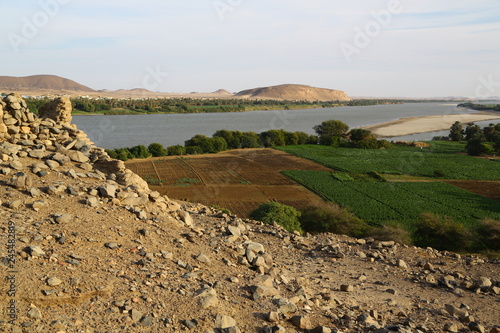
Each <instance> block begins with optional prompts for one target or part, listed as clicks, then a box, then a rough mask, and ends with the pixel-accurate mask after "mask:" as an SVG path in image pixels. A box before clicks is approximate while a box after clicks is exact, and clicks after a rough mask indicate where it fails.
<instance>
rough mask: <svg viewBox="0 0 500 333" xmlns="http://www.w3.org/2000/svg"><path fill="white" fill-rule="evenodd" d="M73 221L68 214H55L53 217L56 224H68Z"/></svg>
mask: <svg viewBox="0 0 500 333" xmlns="http://www.w3.org/2000/svg"><path fill="white" fill-rule="evenodd" d="M72 219H73V217H72V216H71V215H69V214H56V215H54V221H55V222H56V223H61V224H62V223H69V222H71V220H72Z"/></svg>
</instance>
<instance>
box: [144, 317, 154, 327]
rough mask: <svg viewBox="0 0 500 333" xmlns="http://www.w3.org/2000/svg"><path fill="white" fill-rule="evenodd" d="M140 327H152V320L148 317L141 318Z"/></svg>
mask: <svg viewBox="0 0 500 333" xmlns="http://www.w3.org/2000/svg"><path fill="white" fill-rule="evenodd" d="M141 325H142V326H143V327H149V326H151V325H153V318H152V317H149V316H146V317H143V318H142V320H141Z"/></svg>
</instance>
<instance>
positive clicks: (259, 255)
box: [0, 94, 500, 333]
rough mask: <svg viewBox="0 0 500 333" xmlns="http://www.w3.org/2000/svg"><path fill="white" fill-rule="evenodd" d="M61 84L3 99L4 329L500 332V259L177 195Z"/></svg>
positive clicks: (0, 108)
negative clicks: (88, 117)
mask: <svg viewBox="0 0 500 333" xmlns="http://www.w3.org/2000/svg"><path fill="white" fill-rule="evenodd" d="M70 122H71V104H70V103H68V100H67V99H65V98H59V99H57V100H55V101H54V102H51V103H50V104H49V105H47V106H46V107H44V108H43V109H42V111H41V113H40V117H37V116H35V115H34V114H32V113H30V112H29V110H28V109H27V107H26V103H25V102H24V101H23V100H22V98H21V97H20V96H19V95H16V94H11V95H9V96H7V97H5V98H4V99H3V101H1V102H0V162H1V166H0V185H1V186H0V205H1V206H2V216H1V218H0V221H1V224H0V227H1V228H2V235H3V236H2V237H1V238H0V243H1V244H2V247H1V250H0V258H1V264H0V265H1V266H2V267H3V269H2V272H3V275H4V276H3V277H2V281H5V283H2V284H0V291H1V294H0V306H1V307H2V317H0V328H1V329H2V331H4V332H59V333H62V332H86V333H87V332H89V333H90V332H184V331H185V332H202V333H213V332H318V333H321V332H423V333H427V332H500V328H499V327H498V326H495V325H499V324H500V321H499V319H498V313H500V298H499V297H500V296H499V295H500V278H499V276H500V274H499V273H500V269H499V267H500V265H499V262H498V261H494V260H485V259H481V258H478V257H476V256H460V255H458V254H454V253H448V252H439V251H436V250H434V249H430V248H429V249H420V248H416V247H408V246H403V245H399V244H395V243H394V242H379V241H375V240H373V239H353V238H349V237H346V236H341V235H333V234H321V235H316V236H313V235H299V234H290V233H288V232H286V231H285V230H283V229H282V228H280V227H279V226H278V225H274V226H271V225H264V224H262V223H259V222H256V221H251V220H244V219H240V218H238V217H237V216H231V215H227V214H224V213H222V212H220V211H217V210H214V209H211V208H209V207H204V206H201V205H196V204H190V203H182V202H176V201H174V200H171V199H169V198H168V197H166V196H160V195H159V193H157V192H153V191H150V190H149V189H148V187H147V184H146V183H145V182H144V181H143V180H142V179H141V178H140V177H138V176H137V175H135V174H133V173H132V172H131V171H130V170H127V169H126V168H125V166H124V164H123V163H122V162H121V161H116V160H112V159H110V158H109V156H108V155H107V154H106V152H105V151H104V150H103V149H101V148H98V147H96V146H95V145H94V144H93V143H92V142H91V141H90V140H89V139H88V138H87V136H86V135H85V133H83V132H82V131H79V130H78V129H76V127H75V126H74V125H72V124H71V123H70Z"/></svg>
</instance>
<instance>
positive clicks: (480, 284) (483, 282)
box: [476, 276, 493, 290]
mask: <svg viewBox="0 0 500 333" xmlns="http://www.w3.org/2000/svg"><path fill="white" fill-rule="evenodd" d="M492 285H493V283H492V282H491V280H490V279H488V278H487V277H484V276H481V277H480V278H479V280H477V281H476V288H480V289H482V290H486V289H488V288H490V287H491V286H492Z"/></svg>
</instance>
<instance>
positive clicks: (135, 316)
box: [130, 309, 142, 322]
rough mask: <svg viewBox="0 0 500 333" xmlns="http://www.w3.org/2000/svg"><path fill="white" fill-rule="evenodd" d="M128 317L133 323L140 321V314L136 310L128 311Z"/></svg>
mask: <svg viewBox="0 0 500 333" xmlns="http://www.w3.org/2000/svg"><path fill="white" fill-rule="evenodd" d="M130 317H131V318H132V320H133V321H135V322H138V321H139V320H141V319H142V312H141V311H138V310H136V309H132V310H130Z"/></svg>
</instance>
